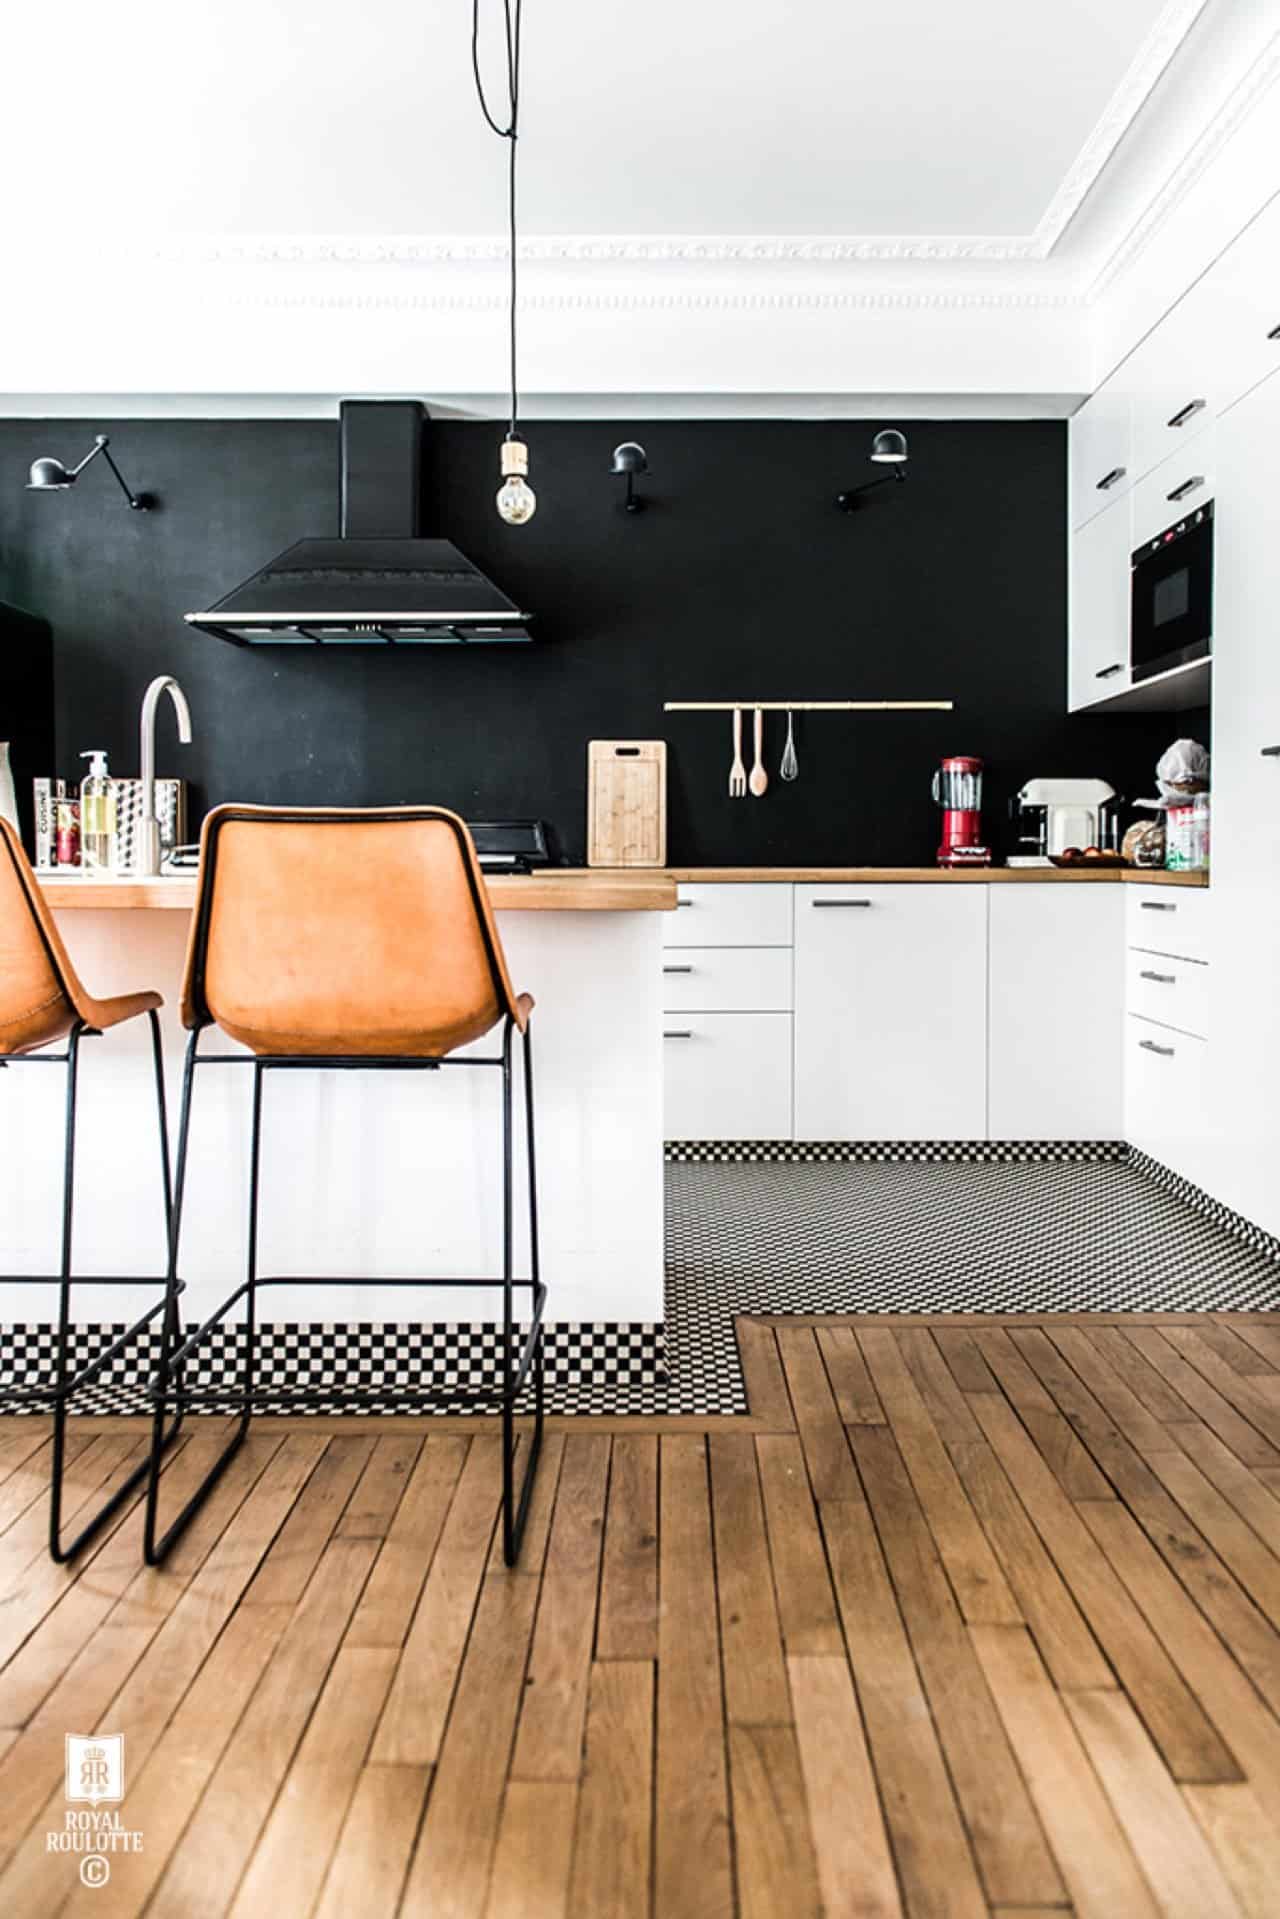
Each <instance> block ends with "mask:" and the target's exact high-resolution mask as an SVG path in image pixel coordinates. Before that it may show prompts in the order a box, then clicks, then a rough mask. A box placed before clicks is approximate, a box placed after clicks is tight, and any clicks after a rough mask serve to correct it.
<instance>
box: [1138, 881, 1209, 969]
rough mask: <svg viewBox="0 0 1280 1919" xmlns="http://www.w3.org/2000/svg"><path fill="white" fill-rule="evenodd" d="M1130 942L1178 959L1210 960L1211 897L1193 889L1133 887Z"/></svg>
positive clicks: (1145, 949)
mask: <svg viewBox="0 0 1280 1919" xmlns="http://www.w3.org/2000/svg"><path fill="white" fill-rule="evenodd" d="M1125 904H1126V908H1127V916H1128V923H1127V926H1126V929H1125V936H1126V940H1127V943H1128V944H1129V945H1130V946H1137V947H1141V948H1142V949H1143V951H1144V952H1152V953H1170V954H1172V955H1173V957H1174V958H1175V959H1208V957H1209V895H1208V893H1207V892H1205V893H1202V892H1197V891H1196V890H1195V889H1194V888H1192V887H1179V886H1131V887H1130V888H1129V896H1128V899H1127V900H1126V902H1125Z"/></svg>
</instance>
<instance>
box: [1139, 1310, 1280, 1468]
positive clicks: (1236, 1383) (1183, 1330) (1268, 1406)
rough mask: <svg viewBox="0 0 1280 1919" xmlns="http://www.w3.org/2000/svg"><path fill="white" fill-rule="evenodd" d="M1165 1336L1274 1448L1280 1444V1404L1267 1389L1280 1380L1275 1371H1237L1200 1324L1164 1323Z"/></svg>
mask: <svg viewBox="0 0 1280 1919" xmlns="http://www.w3.org/2000/svg"><path fill="white" fill-rule="evenodd" d="M1161 1337H1162V1338H1163V1339H1164V1340H1165V1342H1166V1343H1167V1344H1168V1345H1170V1346H1172V1347H1173V1350H1174V1351H1175V1352H1176V1353H1177V1354H1178V1356H1179V1357H1180V1358H1181V1359H1185V1360H1186V1361H1187V1363H1188V1365H1190V1366H1192V1367H1194V1368H1195V1370H1196V1372H1198V1373H1199V1374H1200V1375H1201V1377H1202V1378H1204V1379H1206V1380H1207V1381H1208V1382H1209V1384H1210V1385H1211V1386H1213V1387H1215V1388H1216V1389H1217V1391H1218V1392H1219V1393H1220V1394H1221V1395H1222V1397H1223V1398H1224V1399H1225V1400H1226V1401H1227V1403H1228V1404H1229V1405H1230V1406H1232V1407H1234V1408H1235V1410H1236V1412H1238V1413H1239V1414H1240V1415H1241V1416H1242V1418H1244V1419H1247V1420H1248V1422H1249V1424H1250V1425H1251V1426H1252V1427H1254V1428H1255V1429H1256V1430H1257V1431H1258V1432H1260V1433H1261V1434H1262V1436H1263V1438H1264V1439H1266V1440H1267V1441H1269V1443H1270V1444H1271V1445H1272V1446H1273V1447H1274V1446H1280V1404H1277V1403H1276V1401H1275V1400H1274V1398H1273V1397H1271V1396H1270V1395H1269V1394H1268V1391H1267V1387H1268V1384H1269V1383H1280V1381H1277V1379H1276V1376H1275V1375H1274V1374H1272V1375H1269V1376H1268V1377H1251V1376H1249V1375H1247V1374H1245V1373H1240V1372H1237V1371H1236V1369H1235V1367H1234V1366H1232V1365H1230V1364H1228V1362H1227V1361H1226V1360H1225V1359H1223V1358H1222V1357H1221V1355H1220V1354H1219V1353H1217V1352H1216V1351H1215V1350H1214V1349H1213V1347H1212V1346H1210V1345H1208V1344H1207V1343H1206V1341H1205V1338H1204V1335H1203V1333H1202V1332H1201V1330H1200V1329H1199V1327H1192V1326H1164V1327H1162V1328H1161Z"/></svg>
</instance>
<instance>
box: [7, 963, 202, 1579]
mask: <svg viewBox="0 0 1280 1919" xmlns="http://www.w3.org/2000/svg"><path fill="white" fill-rule="evenodd" d="M50 958H51V961H52V955H51V956H50ZM147 1018H148V1020H149V1021H150V1022H151V1057H152V1065H153V1069H154V1073H155V1086H156V1105H157V1111H158V1116H159V1122H160V1164H161V1177H162V1179H163V1182H164V1217H165V1228H166V1234H167V1235H168V1237H169V1238H170V1239H171V1238H172V1221H173V1189H172V1182H171V1175H170V1168H169V1127H168V1115H167V1111H166V1106H165V1088H164V1053H163V1050H162V1047H161V1041H160V1021H159V1019H158V1018H157V1017H156V1014H155V1011H154V1010H153V1009H149V1010H148V1013H147ZM100 1037H101V1035H100V1034H99V1032H98V1030H97V1028H96V1027H93V1026H87V1025H86V1024H85V1023H84V1021H83V1020H77V1021H76V1022H75V1024H74V1025H73V1026H72V1028H71V1031H70V1032H69V1034H68V1035H67V1044H66V1051H65V1052H61V1053H45V1052H41V1053H17V1054H14V1055H12V1056H11V1057H9V1058H6V1059H4V1060H0V1070H3V1071H7V1070H8V1069H9V1068H10V1067H12V1066H65V1067H66V1069H67V1083H66V1084H67V1093H66V1121H65V1132H64V1145H63V1159H62V1235H61V1239H62V1247H61V1259H60V1262H59V1269H58V1271H57V1272H56V1273H6V1274H5V1275H4V1276H3V1277H0V1285H22V1286H56V1287H57V1288H58V1331H57V1341H56V1347H55V1373H54V1378H53V1380H52V1382H50V1383H48V1384H45V1385H40V1384H37V1385H34V1386H13V1387H4V1388H0V1409H4V1410H7V1409H8V1408H10V1407H14V1406H40V1407H46V1406H48V1405H50V1404H52V1408H53V1459H52V1473H51V1478H50V1489H49V1557H50V1558H51V1559H52V1560H54V1561H55V1563H56V1564H58V1565H64V1564H65V1563H66V1562H67V1561H68V1560H69V1559H73V1558H74V1557H75V1556H76V1554H77V1553H79V1552H80V1551H82V1549H83V1548H84V1547H85V1546H87V1545H88V1543H89V1541H90V1540H91V1539H94V1538H96V1537H97V1535H98V1534H99V1533H100V1532H101V1531H102V1529H103V1527H104V1526H105V1525H106V1524H107V1522H108V1521H109V1520H111V1519H113V1518H114V1517H115V1515H116V1513H118V1512H119V1511H120V1509H121V1507H122V1506H124V1505H125V1503H126V1502H127V1501H128V1500H129V1499H130V1498H131V1497H132V1495H133V1494H134V1492H135V1491H136V1490H137V1488H138V1487H139V1486H140V1485H141V1484H142V1481H143V1480H144V1479H145V1478H147V1477H148V1475H150V1474H152V1473H153V1472H154V1471H155V1470H156V1466H157V1461H158V1459H159V1457H160V1455H161V1454H163V1453H164V1452H165V1451H166V1450H167V1449H168V1448H169V1446H171V1445H172V1443H173V1441H174V1440H175V1439H176V1438H177V1436H178V1433H179V1432H180V1430H181V1427H182V1415H181V1413H180V1412H179V1414H178V1417H177V1418H176V1419H175V1420H174V1421H173V1422H172V1424H171V1425H170V1427H169V1429H168V1431H167V1432H166V1431H164V1430H163V1428H162V1427H161V1428H160V1429H158V1430H156V1431H155V1432H154V1434H153V1440H152V1449H151V1454H150V1456H149V1457H148V1458H146V1459H144V1460H143V1461H142V1463H141V1464H140V1465H139V1466H137V1467H135V1469H134V1471H133V1472H131V1473H130V1474H129V1477H128V1478H127V1479H126V1480H125V1481H124V1482H123V1484H122V1485H120V1486H118V1487H117V1488H116V1490H115V1492H114V1493H112V1495H111V1497H110V1498H109V1499H108V1500H107V1501H106V1502H105V1504H104V1505H103V1506H101V1507H100V1508H99V1510H98V1511H97V1512H96V1513H95V1514H94V1516H93V1518H92V1519H90V1520H89V1521H88V1522H87V1523H86V1524H85V1525H84V1526H82V1527H81V1529H80V1531H79V1532H78V1533H77V1534H76V1536H75V1538H74V1539H72V1540H69V1541H66V1542H64V1540H63V1538H62V1504H63V1478H64V1472H65V1466H66V1443H67V1410H68V1407H69V1405H70V1402H71V1400H72V1399H73V1398H74V1397H75V1395H76V1394H77V1393H78V1392H81V1391H82V1390H83V1388H84V1387H86V1386H88V1385H91V1384H92V1383H93V1381H94V1380H95V1379H97V1378H98V1377H99V1375H100V1374H101V1373H103V1372H104V1371H105V1370H106V1368H107V1367H108V1366H109V1365H110V1363H111V1361H112V1360H113V1359H115V1358H116V1357H117V1355H118V1354H120V1353H122V1352H124V1351H125V1349H126V1348H127V1347H128V1346H130V1345H131V1344H132V1342H133V1341H134V1340H135V1339H137V1338H138V1337H139V1335H140V1334H142V1333H143V1332H145V1330H146V1328H147V1327H148V1326H150V1325H151V1324H152V1322H153V1321H154V1320H155V1319H156V1317H157V1315H158V1314H160V1313H164V1314H165V1323H164V1330H163V1335H162V1340H163V1343H162V1348H161V1350H162V1352H163V1351H164V1350H165V1348H166V1347H167V1346H168V1345H169V1344H171V1343H172V1342H173V1340H174V1339H175V1338H176V1334H177V1327H178V1322H177V1317H176V1300H177V1298H178V1296H179V1294H180V1293H181V1291H182V1287H181V1285H178V1286H174V1285H173V1283H172V1281H171V1280H169V1281H166V1284H165V1290H164V1292H163V1294H162V1295H161V1297H160V1299H159V1300H158V1301H157V1302H156V1304H155V1305H154V1306H152V1307H151V1308H150V1310H149V1311H148V1312H145V1313H144V1314H143V1315H142V1317H141V1318H140V1319H136V1320H135V1321H134V1322H133V1324H132V1325H131V1326H129V1327H127V1328H126V1329H125V1331H124V1332H123V1333H121V1334H120V1335H119V1336H118V1338H116V1339H114V1340H113V1341H112V1342H111V1344H110V1346H108V1348H107V1349H106V1351H105V1352H103V1353H100V1354H99V1355H98V1357H97V1358H96V1359H95V1360H92V1361H90V1363H89V1364H88V1365H87V1366H82V1367H81V1368H80V1370H79V1371H78V1372H76V1373H74V1374H73V1373H71V1372H70V1356H69V1351H68V1349H69V1346H70V1340H71V1289H72V1286H73V1285H74V1284H75V1277H74V1275H73V1273H72V1271H71V1249H72V1233H73V1228H74V1223H75V1166H76V1108H77V1097H78V1091H79V1084H80V1071H79V1069H80V1042H81V1040H82V1039H98V1038H100ZM84 1283H85V1284H86V1285H93V1286H135V1287H136V1286H145V1285H148V1284H154V1285H159V1284H160V1280H159V1276H158V1275H157V1277H156V1279H155V1280H153V1281H148V1280H147V1279H144V1278H140V1277H133V1276H124V1277H116V1276H108V1277H99V1276H98V1275H97V1274H96V1273H95V1274H92V1275H90V1276H89V1278H88V1279H86V1281H85V1282H84Z"/></svg>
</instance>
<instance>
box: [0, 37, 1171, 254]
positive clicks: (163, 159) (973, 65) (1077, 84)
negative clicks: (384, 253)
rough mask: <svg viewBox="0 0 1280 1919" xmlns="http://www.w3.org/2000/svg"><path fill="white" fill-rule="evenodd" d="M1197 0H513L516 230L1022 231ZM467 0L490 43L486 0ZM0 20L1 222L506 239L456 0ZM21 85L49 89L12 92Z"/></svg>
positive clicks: (492, 143) (883, 235)
mask: <svg viewBox="0 0 1280 1919" xmlns="http://www.w3.org/2000/svg"><path fill="white" fill-rule="evenodd" d="M1201 4H1202V0H1173V4H1171V5H1166V4H1164V0H1074V3H1073V4H1071V5H1065V6H1064V5H1061V4H1059V5H1056V6H1050V5H1046V4H1044V0H1039V4H1037V0H969V4H968V5H965V6H957V5H956V4H955V0H889V3H888V4H885V0H876V4H874V5H872V4H870V0H854V3H853V4H850V0H747V4H745V5H744V4H743V0H643V3H641V0H576V4H574V3H573V0H558V4H557V3H556V0H525V105H524V120H523V127H524V134H525V139H524V142H523V145H522V150H521V152H522V222H523V227H524V230H525V232H526V233H527V234H529V235H531V236H536V235H539V234H543V235H556V234H577V235H584V234H590V235H613V236H626V235H635V234H646V235H687V234H713V235H751V234H763V235H790V234H808V235H842V236H849V235H854V236H867V237H871V238H878V239H885V240H888V241H892V240H893V239H894V238H897V237H900V236H920V235H926V236H927V235H936V236H941V237H943V238H946V237H948V236H972V235H979V236H992V237H994V238H1008V237H1010V236H1031V235H1034V234H1035V233H1036V230H1037V228H1038V227H1040V226H1041V223H1042V222H1044V221H1045V219H1046V217H1047V216H1050V215H1051V212H1052V209H1053V208H1054V204H1055V196H1058V195H1059V194H1060V192H1061V190H1062V188H1063V186H1064V182H1068V181H1069V179H1070V177H1071V176H1072V174H1073V169H1075V168H1076V166H1077V162H1078V161H1079V160H1080V157H1081V156H1082V155H1084V156H1085V159H1086V162H1088V160H1089V143H1090V136H1091V134H1094V132H1095V129H1097V128H1098V126H1099V122H1100V121H1101V122H1104V125H1103V128H1102V147H1103V149H1106V148H1107V145H1108V142H1111V143H1114V139H1115V138H1116V137H1118V135H1119V133H1120V132H1121V131H1122V130H1123V125H1124V124H1125V122H1126V120H1127V118H1128V117H1129V115H1130V114H1131V112H1132V111H1133V109H1134V108H1136V107H1137V106H1139V105H1140V104H1141V100H1142V98H1143V97H1145V92H1146V90H1148V89H1149V87H1150V86H1151V84H1152V83H1153V82H1154V80H1155V79H1156V78H1157V77H1158V73H1159V71H1160V69H1161V67H1162V66H1163V63H1164V60H1165V59H1166V58H1167V57H1168V54H1169V53H1170V52H1172V50H1173V46H1174V45H1175V44H1176V41H1177V40H1178V39H1179V38H1180V37H1181V34H1182V33H1183V32H1184V31H1185V29H1186V27H1187V25H1188V24H1189V23H1190V21H1191V19H1192V18H1193V17H1194V16H1195V14H1196V13H1198V12H1199V10H1200V6H1201ZM482 10H483V16H484V19H485V22H486V34H485V39H486V44H487V45H488V47H489V49H490V52H491V54H496V52H497V41H496V37H495V34H494V28H495V26H496V24H497V21H498V19H499V17H500V11H501V9H500V3H499V0H482ZM15 16H16V17H11V18H10V19H9V20H8V22H7V25H6V43H7V58H6V67H7V70H8V73H9V75H10V82H9V84H7V85H6V100H5V110H4V115H3V124H2V125H0V166H2V168H3V177H4V178H5V179H6V181H7V182H8V183H9V185H10V189H11V192H10V196H9V200H8V206H7V210H6V219H7V221H9V222H10V223H11V226H10V231H11V232H12V231H13V228H14V227H15V226H16V227H17V228H22V227H27V228H28V229H33V230H42V231H43V232H44V233H45V234H48V233H49V232H50V231H51V230H55V231H58V232H61V233H63V234H73V233H83V232H92V233H94V234H98V235H101V234H103V233H107V232H128V233H131V234H134V235H139V234H141V235H155V236H164V235H175V234H190V233H218V234H227V235H240V234H249V233H275V234H298V235H314V234H350V235H359V236H370V237H371V236H377V235H379V234H382V235H392V234H394V235H415V236H456V235H475V236H481V235H488V234H497V233H498V232H500V230H501V226H502V218H503V149H502V148H501V147H500V145H499V143H498V142H497V141H496V140H495V139H494V138H493V137H492V136H491V135H489V134H488V133H487V132H486V130H485V129H484V128H483V125H482V123H481V120H480V116H479V111H478V108H477V106H476V102H475V99H474V96H473V93H472V86H471V74H470V57H469V33H470V6H469V4H468V0H412V3H411V0H358V4H353V0H216V4H214V5H211V6H204V7H198V8H197V7H193V6H183V5H175V4H174V0H129V4H128V5H126V6H123V7H112V6H104V5H103V4H102V0H63V3H62V4H60V5H58V6H53V5H46V6H44V7H38V6H35V5H27V6H24V7H22V8H21V10H20V11H19V10H15ZM1153 32H1154V35H1155V37H1154V40H1153V39H1152V38H1151V36H1152V35H1153ZM1135 62H1136V63H1137V65H1136V68H1135ZM487 65H488V68H489V71H490V72H491V73H492V74H493V75H494V76H495V78H496V77H497V74H498V71H499V68H498V65H497V62H496V60H495V59H493V58H491V59H490V60H489V61H488V62H487ZM22 73H26V74H27V75H29V76H36V75H53V74H56V76H57V78H56V85H45V84H39V85H29V86H25V87H24V86H21V85H18V86H14V85H13V78H14V76H15V75H19V74H22ZM1127 75H1128V76H1129V78H1128V94H1127V95H1125V96H1122V99H1121V103H1120V104H1121V106H1122V108H1123V111H1122V112H1121V113H1120V115H1119V117H1118V118H1115V119H1114V120H1113V122H1112V123H1111V124H1110V126H1108V125H1107V124H1106V123H1105V116H1107V113H1108V105H1109V102H1113V100H1114V98H1115V96H1116V94H1117V90H1118V89H1121V88H1122V87H1123V86H1124V84H1125V83H1126V76H1127ZM51 99H54V100H56V102H57V128H56V131H55V129H54V128H53V127H52V126H51V124H50V106H49V103H50V100H51ZM1096 145H1097V141H1096V140H1095V146H1096ZM37 155H38V156H39V163H38V165H33V156H37ZM1105 157H1106V154H1105V151H1100V152H1097V153H1094V155H1093V158H1094V159H1095V160H1097V161H1098V163H1100V162H1101V160H1102V159H1104V158H1105ZM1085 171H1086V173H1088V171H1089V166H1088V164H1086V167H1085ZM17 182H21V183H22V186H23V190H22V192H20V193H18V194H14V193H13V192H12V188H13V186H14V184H15V183H17ZM1077 184H1078V182H1077ZM1050 237H1051V238H1052V237H1056V235H1051V236H1050Z"/></svg>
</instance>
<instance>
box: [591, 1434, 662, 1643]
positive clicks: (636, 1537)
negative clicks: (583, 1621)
mask: <svg viewBox="0 0 1280 1919" xmlns="http://www.w3.org/2000/svg"><path fill="white" fill-rule="evenodd" d="M657 1656H658V1441H657V1438H656V1436H654V1435H652V1434H637V1435H636V1437H635V1438H634V1439H631V1438H627V1437H626V1436H625V1435H623V1436H622V1437H619V1438H617V1439H615V1440H614V1442H613V1458H612V1461H611V1464H610V1468H609V1510H608V1515H607V1518H606V1521H605V1534H604V1554H603V1558H602V1561H601V1568H600V1609H599V1616H598V1620H597V1624H596V1657H597V1659H656V1658H657Z"/></svg>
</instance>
